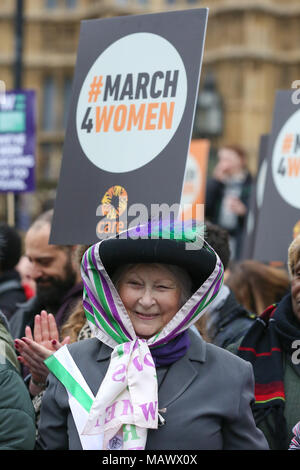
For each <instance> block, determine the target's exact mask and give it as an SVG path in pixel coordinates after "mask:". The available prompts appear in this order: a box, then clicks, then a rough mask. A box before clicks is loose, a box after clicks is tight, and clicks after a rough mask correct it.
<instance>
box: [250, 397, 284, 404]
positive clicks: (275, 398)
mask: <svg viewBox="0 0 300 470" xmlns="http://www.w3.org/2000/svg"><path fill="white" fill-rule="evenodd" d="M272 400H282V401H285V398H283V397H274V398H269V400H260V401H258V400H255V403H267V402H270V401H272Z"/></svg>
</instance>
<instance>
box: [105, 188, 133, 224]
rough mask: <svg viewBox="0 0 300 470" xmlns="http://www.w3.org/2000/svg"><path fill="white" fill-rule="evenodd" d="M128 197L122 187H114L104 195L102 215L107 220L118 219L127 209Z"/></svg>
mask: <svg viewBox="0 0 300 470" xmlns="http://www.w3.org/2000/svg"><path fill="white" fill-rule="evenodd" d="M127 202H128V195H127V192H126V190H125V189H124V188H123V187H122V186H118V185H116V186H112V187H111V188H109V189H108V190H107V191H106V193H105V194H104V196H103V198H102V200H101V204H102V215H104V216H106V218H107V219H116V218H117V217H120V215H122V214H123V212H124V211H125V210H126V208H127Z"/></svg>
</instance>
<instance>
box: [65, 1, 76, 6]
mask: <svg viewBox="0 0 300 470" xmlns="http://www.w3.org/2000/svg"><path fill="white" fill-rule="evenodd" d="M65 2H66V7H67V8H75V7H76V6H77V0H65Z"/></svg>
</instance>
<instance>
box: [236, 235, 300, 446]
mask: <svg viewBox="0 0 300 470" xmlns="http://www.w3.org/2000/svg"><path fill="white" fill-rule="evenodd" d="M288 269H289V274H290V278H291V290H290V293H288V294H287V295H285V296H284V297H283V298H282V300H281V301H280V302H279V303H277V304H273V305H271V306H270V307H268V308H267V309H266V310H265V311H264V312H263V313H262V314H261V315H260V316H259V317H258V319H257V320H256V321H255V323H254V324H253V326H252V327H251V328H250V329H249V330H248V332H247V333H246V335H245V336H244V338H243V339H242V341H240V342H239V344H236V345H231V346H229V347H228V349H229V350H230V351H232V352H235V353H237V354H238V356H240V357H242V358H243V359H245V360H247V361H249V362H250V363H252V365H253V369H254V375H255V404H254V407H253V410H254V416H255V420H256V423H257V426H258V427H259V428H260V429H261V430H262V431H263V432H264V434H265V436H266V438H267V440H268V443H269V446H270V448H271V449H273V450H281V449H288V447H289V443H290V441H291V439H292V437H293V432H292V430H293V428H294V426H295V425H296V424H297V422H298V421H300V402H299V388H300V368H299V367H300V366H299V362H300V361H299V357H300V354H299V353H300V351H299V345H300V341H299V340H300V236H298V237H297V238H295V239H294V241H293V242H292V243H291V245H290V247H289V249H288Z"/></svg>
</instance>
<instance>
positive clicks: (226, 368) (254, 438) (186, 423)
mask: <svg viewBox="0 0 300 470" xmlns="http://www.w3.org/2000/svg"><path fill="white" fill-rule="evenodd" d="M190 337H191V346H190V348H189V350H188V352H187V354H186V355H185V356H184V357H182V358H181V359H180V360H178V361H177V362H176V363H174V364H173V365H171V366H170V367H163V368H157V375H158V385H159V389H158V399H159V406H158V408H159V410H161V409H163V408H166V411H165V412H164V413H161V415H162V416H163V417H164V418H165V421H166V422H165V424H164V425H163V426H161V427H159V428H158V429H157V430H149V431H148V438H147V445H146V450H200V449H206V450H213V449H233V450H234V449H237V450H242V449H245V450H257V449H261V450H265V449H268V444H267V441H266V439H265V437H264V435H263V434H262V432H261V431H260V430H259V429H258V428H257V427H256V426H255V423H254V419H253V415H252V411H251V402H252V401H253V400H254V393H253V391H254V378H253V371H252V366H251V364H250V363H248V362H246V361H244V360H242V359H240V358H239V357H237V356H235V355H233V354H232V353H230V352H229V351H226V350H224V349H221V348H219V347H218V346H214V345H212V344H208V343H205V342H204V341H203V340H202V338H200V337H199V336H197V335H196V334H195V333H193V332H192V331H190ZM69 351H70V353H71V355H72V356H73V358H74V360H75V362H76V363H77V366H78V367H79V369H80V371H81V373H82V374H83V376H84V378H85V380H86V381H87V383H88V385H89V387H90V389H91V390H92V392H93V394H94V395H96V393H97V391H98V388H99V386H100V383H101V381H102V379H103V378H104V376H105V373H106V371H107V368H108V364H109V359H110V355H111V351H112V350H111V349H110V348H109V347H108V346H106V345H105V344H103V343H101V342H100V341H99V340H98V339H96V338H91V339H86V340H82V341H78V342H77V343H73V344H72V345H70V346H69ZM37 448H38V449H46V450H60V449H70V450H79V449H81V448H82V447H81V444H80V440H79V436H78V433H77V430H76V427H75V424H74V421H73V417H72V414H71V412H70V409H69V406H68V397H67V393H66V390H65V388H64V386H63V385H62V384H61V383H60V382H59V381H58V380H57V379H56V378H55V377H54V376H53V375H52V374H49V384H48V387H47V390H46V392H45V394H44V397H43V401H42V407H41V418H40V425H39V437H38V440H37Z"/></svg>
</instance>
